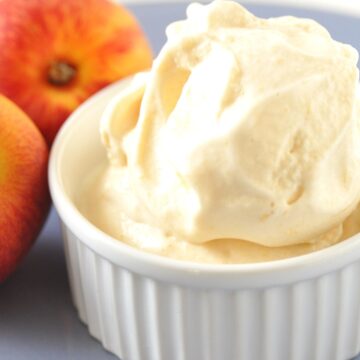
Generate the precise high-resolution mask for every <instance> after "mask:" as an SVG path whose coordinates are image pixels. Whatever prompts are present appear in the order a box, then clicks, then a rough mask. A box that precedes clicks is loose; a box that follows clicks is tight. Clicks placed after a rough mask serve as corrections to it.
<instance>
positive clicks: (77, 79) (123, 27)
mask: <svg viewBox="0 0 360 360" xmlns="http://www.w3.org/2000/svg"><path fill="white" fill-rule="evenodd" d="M0 49H1V51H0V93H3V94H4V95H5V96H7V97H8V98H10V99H11V100H13V101H14V102H15V103H16V104H18V105H19V106H20V107H21V108H22V109H23V110H24V111H25V112H26V113H27V114H28V115H29V116H30V118H31V119H32V120H33V121H34V122H35V123H36V124H37V126H38V127H39V129H40V130H41V132H42V133H43V135H44V137H45V139H46V140H47V142H48V144H51V143H52V141H53V139H54V137H55V135H56V133H57V131H58V129H59V127H60V126H61V124H62V123H63V122H64V120H65V119H66V118H67V116H68V115H69V114H70V113H71V112H72V111H73V110H74V109H75V108H76V107H77V106H78V105H79V104H80V103H81V102H83V101H84V100H85V99H86V98H87V97H89V96H90V95H91V94H93V93H94V92H96V91H97V90H99V89H100V88H102V87H104V86H105V85H108V84H110V83H111V82H114V81H116V80H118V79H121V78H123V77H125V76H127V75H130V74H132V73H134V72H138V71H140V70H143V69H146V68H148V67H150V66H151V62H152V53H151V50H150V47H149V45H148V42H147V40H146V38H145V36H144V34H143V32H142V30H141V28H140V26H139V24H138V23H137V21H136V19H135V18H134V17H133V16H132V15H131V14H130V12H129V11H127V10H126V9H125V8H124V7H122V6H120V5H117V4H115V2H111V1H109V0H86V1H79V0H50V1H49V0H31V1H29V0H1V1H0Z"/></svg>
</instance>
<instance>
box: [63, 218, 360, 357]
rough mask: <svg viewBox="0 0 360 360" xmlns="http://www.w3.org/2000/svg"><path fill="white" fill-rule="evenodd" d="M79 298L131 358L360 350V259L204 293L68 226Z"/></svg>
mask: <svg viewBox="0 0 360 360" xmlns="http://www.w3.org/2000/svg"><path fill="white" fill-rule="evenodd" d="M63 234H64V243H65V254H66V259H67V266H68V272H69V278H70V285H71V290H72V295H73V301H74V304H75V306H76V308H77V309H78V312H79V316H80V318H81V320H82V321H83V322H85V323H86V324H87V325H88V327H89V331H90V333H91V335H93V336H94V337H95V338H97V339H98V340H100V341H101V343H102V344H103V346H104V348H105V349H107V350H109V351H111V352H113V353H114V354H116V355H117V356H118V357H119V358H121V359H122V360H347V359H350V358H351V357H353V356H355V355H356V354H357V353H359V351H360V326H359V325H360V281H359V275H360V261H359V262H355V263H353V264H350V265H348V266H346V267H344V268H343V269H340V270H337V271H334V272H332V273H330V274H326V275H323V276H320V277H318V278H314V279H308V280H306V281H303V282H298V283H296V284H291V285H288V286H280V287H272V288H264V289H251V288H248V289H239V290H236V291H233V290H228V291H226V290H222V289H219V290H216V289H196V288H190V287H183V286H177V285H176V284H166V283H162V282H160V281H157V280H154V279H151V278H147V277H144V276H141V275H137V274H135V273H133V272H130V271H128V270H126V269H124V268H121V267H119V266H117V265H114V264H112V263H111V262H109V261H108V260H106V259H105V258H103V257H101V256H100V255H98V254H96V253H95V252H93V251H92V250H91V249H90V248H88V247H87V246H86V245H85V244H83V243H82V242H81V241H80V240H79V239H78V238H77V237H76V236H75V235H74V234H72V233H71V231H70V230H69V229H67V228H66V226H64V225H63Z"/></svg>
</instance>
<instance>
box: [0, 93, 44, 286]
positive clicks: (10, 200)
mask: <svg viewBox="0 0 360 360" xmlns="http://www.w3.org/2000/svg"><path fill="white" fill-rule="evenodd" d="M47 162H48V147H47V145H46V142H45V140H44V138H43V136H42V135H41V133H40V132H39V130H38V129H37V128H36V126H35V125H34V123H33V122H32V121H31V120H30V119H29V118H28V116H27V115H26V114H25V113H24V112H23V111H22V110H20V109H19V108H18V107H17V106H16V105H15V104H14V103H12V102H11V101H10V100H8V99H6V98H5V97H3V96H0V283H1V282H2V281H4V280H5V279H6V278H7V277H8V276H9V274H10V273H12V272H13V271H14V270H15V268H16V267H17V265H18V264H19V263H20V261H21V260H22V258H23V257H24V256H25V254H26V253H27V252H28V250H29V249H30V247H31V245H32V244H33V242H34V241H35V239H36V237H37V235H38V233H39V232H40V230H41V227H42V225H43V223H44V221H45V219H46V216H47V213H48V210H49V205H50V196H49V192H48V185H47Z"/></svg>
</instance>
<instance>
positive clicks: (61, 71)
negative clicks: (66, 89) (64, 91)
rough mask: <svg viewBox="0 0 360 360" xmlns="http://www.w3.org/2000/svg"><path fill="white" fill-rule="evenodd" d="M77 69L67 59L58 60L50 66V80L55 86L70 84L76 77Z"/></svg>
mask: <svg viewBox="0 0 360 360" xmlns="http://www.w3.org/2000/svg"><path fill="white" fill-rule="evenodd" d="M76 72H77V69H76V67H75V66H74V65H72V64H69V63H67V62H65V61H56V62H53V63H52V64H51V65H50V66H49V70H48V81H49V83H50V84H52V85H55V86H65V85H68V84H69V83H70V82H71V81H72V80H73V79H74V77H75V75H76Z"/></svg>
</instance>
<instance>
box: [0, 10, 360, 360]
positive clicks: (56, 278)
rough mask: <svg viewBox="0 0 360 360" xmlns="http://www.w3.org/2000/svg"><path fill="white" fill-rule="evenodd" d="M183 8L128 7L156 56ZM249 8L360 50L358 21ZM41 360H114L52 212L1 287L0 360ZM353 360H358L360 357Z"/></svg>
mask: <svg viewBox="0 0 360 360" xmlns="http://www.w3.org/2000/svg"><path fill="white" fill-rule="evenodd" d="M185 7H186V4H162V5H133V6H130V8H131V9H132V10H133V12H134V13H135V15H136V16H137V17H138V19H139V20H140V22H141V24H142V26H143V28H144V29H145V31H146V33H147V34H148V36H149V39H150V41H151V44H152V46H153V49H154V51H155V53H157V52H158V51H159V49H160V47H161V46H162V44H163V43H164V42H165V34H164V29H165V26H166V25H167V24H168V23H169V22H171V21H173V20H176V19H179V18H183V17H184V14H185ZM248 8H249V9H250V10H251V11H253V12H254V13H255V14H257V15H258V16H263V17H268V16H278V15H285V14H291V15H296V16H302V17H311V18H314V19H315V20H318V21H319V22H320V23H322V24H323V25H325V26H326V27H327V28H328V29H329V30H330V32H331V34H332V35H333V37H334V38H336V39H338V40H341V41H344V42H348V43H351V44H352V45H353V46H355V47H356V48H357V49H358V50H360V20H359V19H356V18H351V17H346V16H341V15H335V14H331V13H324V12H317V11H310V10H305V9H296V8H289V7H287V8H285V7H278V6H268V5H267V6H262V5H261V6H260V5H256V6H255V5H254V6H248ZM0 231H1V230H0ZM42 359H44V360H55V359H56V360H65V359H66V360H69V359H71V360H82V359H84V360H85V359H86V360H95V359H96V360H110V359H113V360H114V359H116V358H115V356H112V355H110V354H109V353H107V352H106V351H105V350H103V349H102V347H101V345H100V344H99V343H98V342H97V341H95V340H94V339H92V338H91V336H90V335H88V332H87V329H86V327H85V326H84V325H83V324H82V323H80V321H79V320H78V318H77V314H76V311H75V309H74V307H73V306H72V303H71V296H70V292H69V286H68V281H67V276H66V269H65V261H64V253H63V247H62V243H61V236H60V231H59V223H58V219H57V216H56V213H55V211H52V212H51V214H50V217H49V219H48V221H47V224H46V226H45V228H44V229H43V231H42V233H41V235H40V237H39V239H38V241H37V243H36V244H35V246H34V247H33V249H32V250H31V252H30V254H29V255H28V257H27V258H26V260H25V261H24V263H23V264H22V265H21V266H20V268H19V269H18V271H17V272H16V273H15V274H14V275H13V276H11V278H10V279H9V280H8V281H7V282H6V283H5V284H3V285H1V286H0V360H42ZM356 359H357V360H360V356H358V357H357V358H356ZM130 360H131V359H130ZM143 360H147V359H143ZM169 360H171V359H169ZM224 360H236V359H224ZM324 360H326V359H324ZM344 360H345V359H344Z"/></svg>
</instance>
